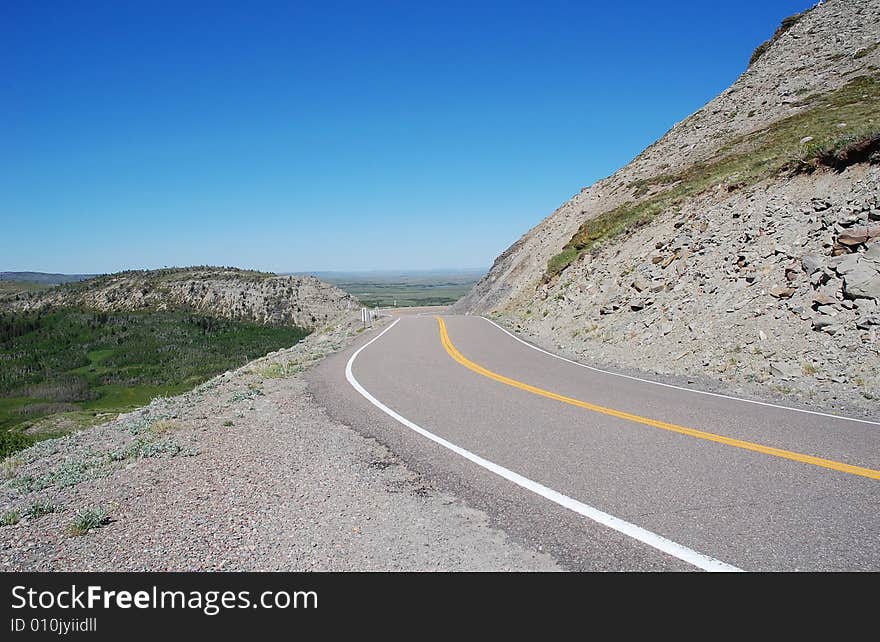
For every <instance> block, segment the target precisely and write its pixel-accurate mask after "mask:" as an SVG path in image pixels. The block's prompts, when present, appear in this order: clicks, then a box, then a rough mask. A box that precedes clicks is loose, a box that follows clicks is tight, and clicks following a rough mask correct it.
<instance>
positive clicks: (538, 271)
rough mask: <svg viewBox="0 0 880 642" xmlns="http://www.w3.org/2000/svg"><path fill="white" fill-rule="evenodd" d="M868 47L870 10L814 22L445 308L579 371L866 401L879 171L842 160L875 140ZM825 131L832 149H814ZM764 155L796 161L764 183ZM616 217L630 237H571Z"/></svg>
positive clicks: (873, 358)
mask: <svg viewBox="0 0 880 642" xmlns="http://www.w3.org/2000/svg"><path fill="white" fill-rule="evenodd" d="M877 43H880V0H852V1H847V2H845V1H844V0H830V1H829V2H826V3H823V4H821V5H819V6H817V7H815V8H814V9H812V10H810V11H809V12H807V13H806V14H804V15H803V16H801V17H800V18H799V19H798V20H797V21H796V22H795V23H794V24H791V25H790V26H789V28H788V29H786V30H784V31H783V32H781V33H779V34H778V35H777V36H776V38H775V40H774V41H773V42H772V44H769V45H768V46H767V47H766V49H765V51H763V53H762V55H760V57H759V58H758V59H757V60H756V61H755V62H754V64H753V65H752V66H751V67H750V68H749V69H748V70H747V71H746V72H745V73H743V75H742V76H741V77H740V78H739V79H738V80H737V81H736V82H735V83H734V84H733V85H732V86H731V87H730V88H729V89H728V90H726V91H725V92H723V93H722V94H721V95H720V96H718V97H717V98H716V99H714V100H713V101H712V102H710V103H709V104H707V105H706V106H705V107H704V108H703V109H701V110H699V111H698V112H696V113H695V114H693V115H692V116H690V117H689V118H687V119H686V120H684V121H682V122H681V123H679V124H677V125H676V126H674V127H673V128H672V129H671V130H670V131H669V132H668V133H667V134H666V135H665V136H664V137H663V138H662V139H661V140H659V141H658V142H657V143H655V144H654V145H651V146H650V147H649V148H648V149H646V150H645V151H644V152H643V153H642V154H641V155H640V156H639V157H638V158H636V159H635V160H634V161H633V162H632V163H630V164H629V165H627V166H626V167H624V168H623V169H621V170H620V171H618V172H617V173H615V174H614V175H613V176H611V177H609V178H606V179H603V180H600V181H598V182H597V183H595V184H594V185H592V186H590V187H588V188H584V189H583V190H582V191H581V192H580V193H579V194H577V195H575V196H574V197H573V198H572V199H570V200H569V201H568V202H566V203H565V204H563V205H562V207H560V208H559V209H558V210H557V211H556V212H554V213H553V214H552V215H551V216H549V217H548V218H546V219H544V220H543V221H542V222H541V223H540V224H539V225H538V226H536V227H535V228H534V229H532V230H531V231H529V232H528V233H527V234H525V235H524V236H523V237H522V238H521V239H520V240H519V241H517V243H516V244H514V245H513V246H512V247H511V248H510V249H508V250H507V251H506V252H505V253H504V254H502V255H501V256H500V257H499V258H498V259H497V260H496V261H495V264H494V265H493V267H492V269H491V270H490V272H489V273H488V274H487V276H486V277H485V278H484V279H483V280H482V281H481V282H480V283H478V284H477V286H475V287H474V289H473V290H472V291H471V292H470V293H469V294H468V295H467V296H466V297H465V298H464V299H462V300H461V301H460V302H459V303H458V304H456V306H455V308H454V310H455V311H458V312H469V313H479V314H492V315H496V316H498V317H499V318H500V319H501V320H503V321H505V322H506V323H507V324H508V325H510V326H512V327H514V328H516V329H518V330H519V331H521V332H523V333H525V334H528V335H530V336H531V337H532V338H533V340H535V341H536V342H538V343H541V344H543V345H545V346H548V347H551V348H553V349H556V350H558V351H565V352H567V353H571V354H573V355H575V356H580V357H581V358H587V359H589V360H592V361H599V362H605V363H611V364H617V365H621V366H625V367H633V368H638V369H640V370H650V371H657V372H663V373H669V374H679V375H686V376H692V375H694V376H695V375H698V374H699V375H708V376H710V377H713V378H715V379H719V380H723V381H726V382H734V383H737V384H743V385H745V384H749V383H752V382H753V383H756V384H763V385H764V386H765V388H766V386H767V385H770V386H773V387H774V388H775V389H776V390H777V391H779V392H783V393H786V394H800V395H801V396H802V397H803V398H804V400H805V401H808V400H809V399H810V398H812V399H813V400H814V401H816V403H826V404H827V403H833V402H835V401H837V400H839V401H847V402H849V403H851V404H860V405H862V406H865V407H869V406H871V405H873V404H876V398H880V378H878V377H880V345H878V336H880V326H878V325H877V321H878V320H880V319H878V314H880V313H878V303H880V297H878V294H880V292H878V288H880V280H878V275H880V262H878V258H877V257H878V254H880V166H878V164H877V163H878V161H880V158H878V157H877V154H876V153H873V152H872V153H870V154H867V153H865V154H861V153H860V154H853V153H850V152H851V150H853V149H861V148H862V147H864V145H862V146H859V144H858V142H857V143H856V145H855V146H854V145H853V141H854V140H855V141H858V140H860V139H859V138H858V137H859V136H862V137H864V140H867V141H869V142H870V141H871V140H873V139H874V138H875V137H876V132H871V131H865V130H864V129H863V125H864V124H865V123H867V125H868V126H873V127H878V128H880V101H878V100H877V99H876V98H877V96H876V95H875V94H876V90H877V88H878V87H880V47H878V46H877ZM835 92H837V93H835ZM844 95H845V99H841V100H839V101H838V100H837V98H836V97H838V96H844ZM828 97H832V98H828ZM835 101H837V102H835ZM840 105H844V106H843V107H841V106H840ZM844 110H846V111H847V113H849V114H851V115H854V117H855V116H857V117H858V118H860V119H861V120H860V121H859V123H860V124H859V127H856V126H855V123H854V122H853V120H852V119H842V118H840V117H839V114H841V113H843V112H844ZM847 121H849V122H847ZM822 128H824V129H823V131H822V132H819V131H818V130H819V129H822ZM829 131H830V132H831V133H833V134H834V135H835V136H837V139H835V144H836V141H837V140H838V139H839V141H840V144H839V146H837V147H835V146H833V145H831V146H829V147H826V148H816V149H815V151H814V148H813V146H814V145H815V144H816V140H814V139H820V138H822V135H825V136H826V138H825V139H823V140H825V141H826V142H825V144H826V145H827V140H828V139H827V134H828V132H829ZM838 132H839V135H838ZM771 144H772V145H775V146H776V147H775V148H774V149H771V150H770V151H772V152H773V153H774V154H775V155H776V157H777V159H778V158H780V157H782V158H783V160H785V159H786V157H790V158H791V159H792V162H791V164H790V166H789V167H786V171H778V170H780V169H781V168H782V167H783V165H782V164H781V163H780V164H779V165H778V166H777V167H776V168H775V169H774V171H772V172H766V173H765V174H763V175H762V174H761V173H760V172H759V171H757V170H756V168H760V166H761V161H762V159H765V158H768V157H769V155H768V156H764V155H763V153H764V152H766V151H767V150H768V145H771ZM761 145H763V147H761ZM869 147H870V145H869ZM866 149H867V148H866ZM737 154H738V155H737ZM799 154H801V155H808V154H815V157H816V158H819V161H820V162H804V158H805V156H803V157H801V158H798V155H799ZM826 156H827V157H829V158H834V159H835V163H833V164H831V167H829V166H828V165H829V164H828V163H824V162H821V159H822V158H824V157H826ZM838 161H839V162H838ZM844 161H845V162H844ZM706 168H708V169H709V170H713V171H707V169H706ZM715 168H717V171H714V170H715ZM802 171H803V172H807V173H799V172H802ZM689 181H690V183H689ZM667 195H668V197H667ZM652 208H653V209H652ZM621 212H622V213H623V214H624V215H630V214H632V215H633V216H632V217H631V221H632V222H631V223H630V224H628V225H621V226H620V227H619V229H615V228H613V226H610V225H609V226H606V228H607V229H611V230H612V231H613V232H614V233H613V234H610V233H609V234H608V235H607V237H605V238H602V239H601V241H599V242H595V241H594V237H590V236H589V235H585V234H584V230H585V229H587V230H588V231H590V230H589V228H590V226H591V225H593V226H594V227H599V228H600V230H601V226H599V225H598V224H597V223H592V222H594V221H601V220H602V219H603V217H606V218H607V217H608V216H609V213H610V214H615V213H621ZM626 220H627V219H624V222H626ZM579 235H580V237H586V238H587V240H588V241H589V243H588V242H580V243H578V242H576V241H579V240H580V237H579ZM569 248H571V249H569ZM566 252H568V254H566ZM554 264H556V265H554ZM554 267H555V269H554Z"/></svg>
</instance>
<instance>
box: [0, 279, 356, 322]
mask: <svg viewBox="0 0 880 642" xmlns="http://www.w3.org/2000/svg"><path fill="white" fill-rule="evenodd" d="M9 306H10V307H11V308H12V309H14V310H19V311H29V310H41V309H47V308H49V309H56V308H71V307H80V308H87V309H91V310H98V311H102V312H119V311H132V312H135V311H192V312H195V313H198V314H204V315H207V316H214V317H217V318H224V319H232V320H236V321H254V322H257V323H264V324H269V325H295V326H298V327H301V328H307V329H315V328H318V327H320V326H321V325H322V324H324V323H327V322H329V321H331V320H332V319H334V318H336V317H338V316H339V314H341V313H342V312H344V311H346V310H349V309H354V308H356V307H358V303H357V301H355V299H354V298H353V297H351V296H350V295H348V294H346V293H345V292H343V291H342V290H340V289H338V288H336V287H334V286H332V285H329V284H327V283H324V282H323V281H320V280H319V279H317V278H315V277H312V276H278V275H277V274H271V273H267V272H255V271H251V270H239V269H236V268H226V267H204V266H200V267H190V268H170V269H163V270H143V271H128V272H119V273H117V274H108V275H103V276H98V277H95V278H92V279H88V280H84V281H76V282H69V283H65V284H61V285H59V286H57V287H54V288H51V289H48V290H45V291H41V292H31V293H28V294H23V295H20V296H19V297H17V298H16V299H15V300H12V301H10V302H9Z"/></svg>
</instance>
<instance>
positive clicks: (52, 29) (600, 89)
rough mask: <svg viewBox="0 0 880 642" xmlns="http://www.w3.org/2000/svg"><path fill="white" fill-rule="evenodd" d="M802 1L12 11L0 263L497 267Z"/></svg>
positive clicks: (82, 5) (694, 102)
mask: <svg viewBox="0 0 880 642" xmlns="http://www.w3.org/2000/svg"><path fill="white" fill-rule="evenodd" d="M811 4H812V3H811V2H808V1H804V0H800V1H794V0H764V1H752V0H747V1H742V2H736V3H734V2H724V3H706V2H698V1H696V0H694V1H685V0H669V1H666V2H657V1H651V2H638V1H633V2H601V3H599V2H559V1H555V0H550V1H543V2H528V3H519V2H499V3H494V2H473V1H472V2H456V1H449V2H442V3H427V2H425V3H421V2H376V3H364V2H351V3H345V2H327V1H322V2H313V3H295V2H277V3H270V2H259V1H250V2H247V3H245V2H238V3H225V2H210V3H198V2H183V1H178V2H159V1H156V2H130V3H128V2H123V3H120V2H101V3H99V2H51V3H36V2H34V3H31V2H17V3H6V4H5V7H4V8H3V10H2V19H0V55H2V60H3V62H4V65H3V67H4V74H3V79H2V84H0V140H2V143H3V144H2V147H0V270H39V271H51V272H110V271H116V270H120V269H129V268H137V269H140V268H155V267H162V266H164V265H190V264H212V265H237V266H241V267H250V268H257V269H265V270H272V271H300V270H302V271H305V270H357V269H394V268H423V269H427V268H441V267H443V268H447V267H478V266H488V265H490V264H491V262H492V261H493V259H494V258H495V256H496V255H498V254H499V253H500V252H502V251H503V250H504V249H505V248H506V247H507V246H508V245H510V243H512V242H513V241H515V240H516V239H517V238H519V236H520V235H522V234H523V233H524V232H525V231H526V230H527V229H529V228H530V227H532V226H533V225H534V224H536V223H537V222H538V221H540V220H541V219H542V218H544V217H545V216H546V215H548V214H549V213H551V212H552V211H553V210H554V209H555V208H556V207H557V206H559V205H560V204H561V203H562V202H564V201H565V200H567V199H568V198H569V197H570V196H571V195H572V194H574V193H576V192H577V191H578V190H579V189H580V188H581V187H583V186H586V185H589V184H590V183H592V182H593V181H595V180H597V179H599V178H602V177H604V176H607V175H609V174H611V173H613V172H614V171H615V170H616V169H617V168H619V167H621V166H622V165H624V164H626V163H627V162H628V161H629V160H631V159H632V158H633V157H634V156H636V155H637V154H638V153H639V152H640V151H641V150H642V149H643V148H644V147H645V146H647V145H648V144H650V143H651V142H653V141H654V140H656V139H657V138H659V137H660V136H661V135H662V134H663V133H664V132H665V131H666V130H667V129H668V128H669V127H670V126H672V125H673V124H674V123H675V122H677V121H678V120H681V119H682V118H684V117H685V116H687V115H688V114H690V113H692V112H694V111H695V110H697V109H698V108H700V107H701V106H702V105H703V104H705V103H706V102H707V101H708V100H710V99H711V98H712V97H714V96H715V95H716V94H718V93H719V92H720V91H722V90H723V89H724V88H726V87H727V86H728V85H729V84H730V83H731V82H732V81H733V80H734V79H735V78H736V77H737V76H738V75H739V74H740V73H741V72H742V71H743V70H744V69H745V67H746V63H747V61H748V58H749V55H750V54H751V52H752V49H753V48H754V47H755V46H756V45H758V44H759V43H760V42H761V41H763V40H765V39H766V38H767V37H769V36H770V34H771V33H772V32H773V30H774V29H775V28H776V26H777V25H778V24H779V22H780V20H781V19H782V18H783V17H785V16H787V15H790V14H792V13H796V12H798V11H801V10H803V9H805V8H807V7H808V6H810V5H811Z"/></svg>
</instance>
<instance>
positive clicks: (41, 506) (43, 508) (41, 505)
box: [25, 499, 58, 519]
mask: <svg viewBox="0 0 880 642" xmlns="http://www.w3.org/2000/svg"><path fill="white" fill-rule="evenodd" d="M57 510H58V506H57V505H56V504H54V503H52V502H51V501H49V500H48V499H38V500H37V501H35V502H34V503H33V504H31V505H30V506H29V507H28V509H27V510H26V511H25V516H26V517H27V518H28V519H36V518H38V517H42V516H43V515H48V514H49V513H54V512H56V511H57Z"/></svg>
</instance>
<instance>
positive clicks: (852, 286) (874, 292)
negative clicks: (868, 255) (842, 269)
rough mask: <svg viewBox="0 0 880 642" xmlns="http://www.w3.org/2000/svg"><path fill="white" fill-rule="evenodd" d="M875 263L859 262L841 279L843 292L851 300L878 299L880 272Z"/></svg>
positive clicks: (879, 296) (879, 294) (879, 293)
mask: <svg viewBox="0 0 880 642" xmlns="http://www.w3.org/2000/svg"><path fill="white" fill-rule="evenodd" d="M876 265H877V264H876V263H873V262H871V261H859V263H858V264H857V265H856V266H855V267H854V268H853V269H851V270H850V271H849V272H847V273H846V275H845V276H844V277H843V292H844V294H845V295H846V296H847V297H849V298H851V299H880V271H878V270H877V267H876Z"/></svg>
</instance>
